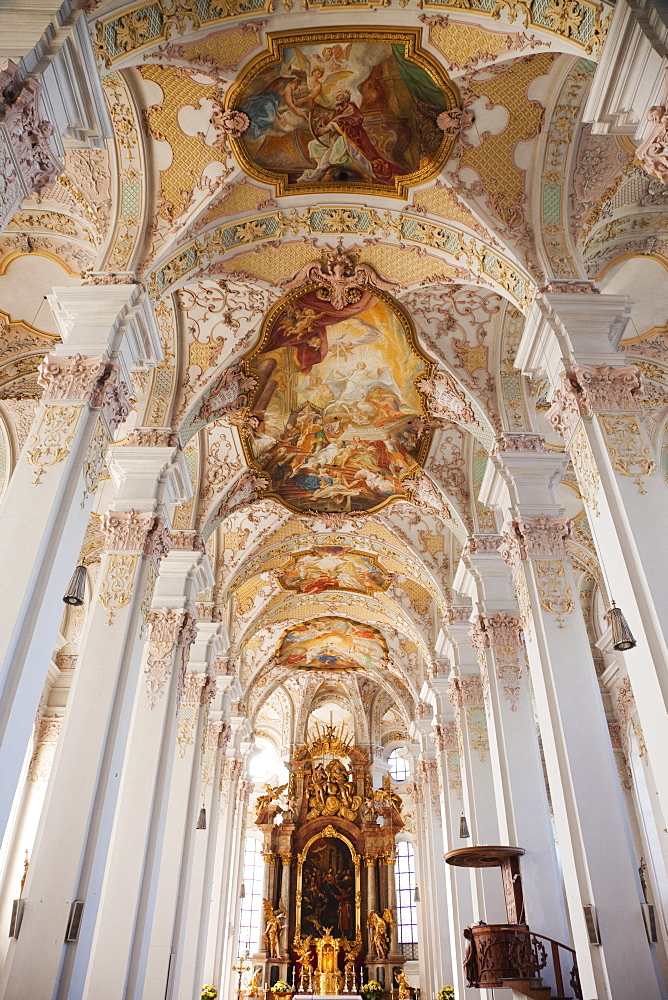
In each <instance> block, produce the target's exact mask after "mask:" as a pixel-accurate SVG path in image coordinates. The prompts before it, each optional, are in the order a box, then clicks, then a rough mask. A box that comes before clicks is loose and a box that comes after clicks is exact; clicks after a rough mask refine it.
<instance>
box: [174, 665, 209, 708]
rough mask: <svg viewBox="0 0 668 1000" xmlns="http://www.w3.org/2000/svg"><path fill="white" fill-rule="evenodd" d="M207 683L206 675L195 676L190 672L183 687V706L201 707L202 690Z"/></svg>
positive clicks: (184, 679) (184, 680)
mask: <svg viewBox="0 0 668 1000" xmlns="http://www.w3.org/2000/svg"><path fill="white" fill-rule="evenodd" d="M205 682H206V674H195V673H192V672H191V671H188V672H187V673H186V675H185V677H184V678H183V686H182V688H181V699H180V700H181V704H182V705H199V704H201V697H202V689H203V687H204V684H205Z"/></svg>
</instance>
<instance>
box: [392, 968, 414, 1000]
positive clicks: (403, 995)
mask: <svg viewBox="0 0 668 1000" xmlns="http://www.w3.org/2000/svg"><path fill="white" fill-rule="evenodd" d="M395 979H396V982H397V986H398V987H399V993H398V997H399V1000H410V997H411V988H410V984H409V982H408V979H407V978H406V973H405V972H404V970H403V969H400V970H399V971H398V972H396V973H395Z"/></svg>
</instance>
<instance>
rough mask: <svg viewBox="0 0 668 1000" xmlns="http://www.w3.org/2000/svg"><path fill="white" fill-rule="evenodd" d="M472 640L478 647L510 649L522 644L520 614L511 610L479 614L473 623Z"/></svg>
mask: <svg viewBox="0 0 668 1000" xmlns="http://www.w3.org/2000/svg"><path fill="white" fill-rule="evenodd" d="M471 642H472V643H473V645H474V646H475V647H476V649H489V648H494V649H508V648H509V647H517V646H521V645H522V644H523V639H522V621H521V619H520V616H519V615H518V614H513V613H512V612H510V611H497V612H496V614H491V615H488V614H484V615H479V616H478V618H477V619H476V620H475V621H474V622H472V624H471Z"/></svg>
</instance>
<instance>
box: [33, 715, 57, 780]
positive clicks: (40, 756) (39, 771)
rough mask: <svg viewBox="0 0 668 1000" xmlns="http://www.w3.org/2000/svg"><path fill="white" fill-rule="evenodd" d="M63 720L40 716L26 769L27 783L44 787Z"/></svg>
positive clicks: (50, 716)
mask: <svg viewBox="0 0 668 1000" xmlns="http://www.w3.org/2000/svg"><path fill="white" fill-rule="evenodd" d="M62 725H63V720H62V718H61V717H60V716H55V715H49V716H42V717H41V718H40V719H38V721H37V725H36V727H35V747H34V750H33V755H32V758H31V760H30V766H29V768H28V781H31V782H32V783H33V784H36V785H45V784H46V783H47V781H48V780H49V776H50V774H51V768H52V766H53V758H54V756H55V752H56V746H57V744H58V740H59V738H60V731H61V729H62Z"/></svg>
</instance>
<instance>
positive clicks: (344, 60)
mask: <svg viewBox="0 0 668 1000" xmlns="http://www.w3.org/2000/svg"><path fill="white" fill-rule="evenodd" d="M270 45H271V47H272V55H270V56H264V57H262V58H261V59H260V60H259V61H257V62H256V63H255V64H253V65H252V66H251V67H250V68H249V70H248V71H247V72H246V74H244V76H243V77H242V79H241V81H240V83H239V84H238V85H237V87H236V88H234V89H233V91H232V92H231V94H230V96H229V98H228V107H234V108H236V109H239V110H240V111H243V112H244V114H246V115H247V116H248V120H249V126H248V128H247V129H246V131H245V132H244V133H243V134H242V135H241V136H240V138H239V139H237V140H235V141H234V145H235V149H236V151H237V154H238V155H239V158H240V159H241V160H242V162H243V165H244V167H245V169H246V170H248V171H249V172H250V173H251V174H252V175H254V176H256V177H257V178H258V179H260V180H265V181H273V182H274V183H276V184H277V188H278V193H285V192H287V191H291V192H296V191H298V190H299V191H302V192H308V191H312V190H317V191H323V190H341V189H344V188H345V189H349V188H350V186H351V185H352V186H354V187H356V188H357V189H371V190H374V189H375V190H377V189H378V188H382V189H384V191H385V193H390V194H404V193H405V192H406V191H407V190H408V188H409V187H410V186H411V185H412V184H416V183H421V182H423V181H424V180H426V179H428V178H429V177H431V176H433V175H434V174H436V173H437V172H438V171H439V169H440V166H441V165H442V164H443V163H444V161H445V157H446V155H447V152H448V149H449V146H450V144H451V140H450V139H446V137H445V135H444V133H443V131H442V130H441V129H440V128H439V127H438V124H437V119H438V116H439V115H440V114H441V113H442V112H444V111H447V110H449V109H450V108H452V107H454V106H455V105H456V104H457V102H458V96H457V92H456V90H455V88H454V87H453V85H452V84H451V83H450V81H449V80H448V78H447V76H446V75H445V73H444V72H443V70H442V69H441V68H440V67H439V66H438V64H437V63H435V62H433V60H432V59H431V57H430V56H429V55H428V54H427V53H426V52H422V51H421V50H420V48H419V37H418V34H417V33H416V32H414V31H411V30H410V29H405V30H400V29H396V30H393V31H391V32H388V31H382V30H375V29H373V28H367V29H357V30H356V29H349V30H348V32H347V33H346V35H345V36H343V37H342V35H341V32H340V31H336V32H331V31H327V30H325V31H313V32H309V33H304V32H302V33H299V34H297V33H289V32H288V33H283V34H280V35H273V36H270Z"/></svg>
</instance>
